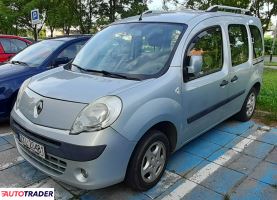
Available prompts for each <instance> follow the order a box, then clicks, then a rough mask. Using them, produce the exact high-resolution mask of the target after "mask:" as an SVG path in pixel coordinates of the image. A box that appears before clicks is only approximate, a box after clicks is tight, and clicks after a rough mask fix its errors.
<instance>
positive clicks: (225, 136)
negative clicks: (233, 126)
mask: <svg viewBox="0 0 277 200" xmlns="http://www.w3.org/2000/svg"><path fill="white" fill-rule="evenodd" d="M235 137H237V136H236V135H234V134H230V133H227V132H223V131H219V130H216V129H212V130H210V131H208V132H207V133H205V134H203V135H202V136H201V137H200V138H199V139H203V140H207V141H209V142H212V143H215V144H218V145H221V146H224V145H226V144H227V143H229V142H231V141H232V140H233V139H234V138H235Z"/></svg>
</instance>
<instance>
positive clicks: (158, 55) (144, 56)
mask: <svg viewBox="0 0 277 200" xmlns="http://www.w3.org/2000/svg"><path fill="white" fill-rule="evenodd" d="M184 28H185V25H183V24H172V23H126V24H118V25H112V26H110V27H108V28H106V29H104V30H103V31H101V32H99V33H98V34H96V35H95V36H94V37H93V38H92V39H91V40H90V41H89V42H88V43H87V44H86V45H85V46H84V47H83V48H82V49H81V51H80V52H79V54H77V56H76V58H75V59H74V61H73V67H72V70H74V69H75V68H76V67H77V68H79V70H83V71H90V72H100V73H101V71H102V72H103V71H104V72H105V73H103V74H104V75H107V72H109V74H110V73H113V74H121V75H125V76H129V77H139V78H151V77H155V76H156V75H157V74H159V72H160V71H161V70H162V69H163V68H164V67H165V66H166V64H167V61H168V60H169V58H170V54H171V52H172V51H173V49H174V47H175V45H176V43H177V41H178V39H179V37H180V35H181V33H182V32H183V31H184Z"/></svg>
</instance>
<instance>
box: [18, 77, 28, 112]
mask: <svg viewBox="0 0 277 200" xmlns="http://www.w3.org/2000/svg"><path fill="white" fill-rule="evenodd" d="M30 81H31V78H28V79H27V80H25V81H24V82H23V83H22V85H21V87H20V89H19V91H18V94H17V99H16V109H18V106H19V103H20V100H21V97H22V95H23V93H24V91H25V89H26V88H27V86H28V85H29V83H30Z"/></svg>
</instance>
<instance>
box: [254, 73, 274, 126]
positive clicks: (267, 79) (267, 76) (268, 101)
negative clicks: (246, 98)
mask: <svg viewBox="0 0 277 200" xmlns="http://www.w3.org/2000/svg"><path fill="white" fill-rule="evenodd" d="M257 109H258V110H263V111H267V112H271V113H272V118H273V119H274V120H275V121H276V120H277V70H275V69H265V71H264V75H263V86H262V89H261V92H260V95H259V97H258V101H257Z"/></svg>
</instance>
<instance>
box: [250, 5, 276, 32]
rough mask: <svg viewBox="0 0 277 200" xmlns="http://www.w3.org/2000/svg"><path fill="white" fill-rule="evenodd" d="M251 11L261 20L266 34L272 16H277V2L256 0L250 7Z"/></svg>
mask: <svg viewBox="0 0 277 200" xmlns="http://www.w3.org/2000/svg"><path fill="white" fill-rule="evenodd" d="M250 10H251V11H252V13H254V14H255V15H256V16H257V17H259V18H260V19H261V21H262V24H263V30H264V32H265V31H266V30H268V27H269V25H270V22H271V19H272V16H274V15H277V1H276V0H254V1H253V2H252V3H251V5H250Z"/></svg>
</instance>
